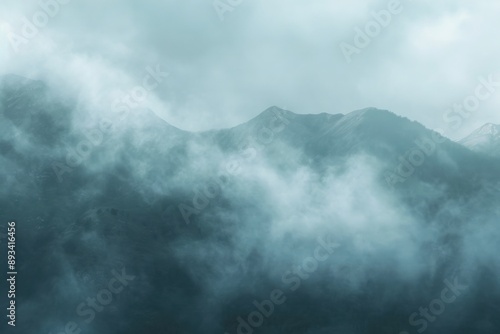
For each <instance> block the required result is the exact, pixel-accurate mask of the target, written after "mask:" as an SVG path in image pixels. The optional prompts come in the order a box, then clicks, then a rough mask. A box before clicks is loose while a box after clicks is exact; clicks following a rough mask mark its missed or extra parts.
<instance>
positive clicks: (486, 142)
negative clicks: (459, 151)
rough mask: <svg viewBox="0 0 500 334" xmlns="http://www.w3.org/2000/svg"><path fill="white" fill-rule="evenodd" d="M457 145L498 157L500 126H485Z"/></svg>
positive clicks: (499, 151)
mask: <svg viewBox="0 0 500 334" xmlns="http://www.w3.org/2000/svg"><path fill="white" fill-rule="evenodd" d="M459 143H460V144H462V145H464V146H465V147H467V148H469V149H471V150H473V151H476V152H481V153H485V154H488V155H491V156H495V157H500V125H497V124H491V123H488V124H485V125H483V126H482V127H480V128H479V129H477V130H475V131H474V132H472V133H471V134H470V135H468V136H467V137H465V138H463V139H462V140H460V141H459Z"/></svg>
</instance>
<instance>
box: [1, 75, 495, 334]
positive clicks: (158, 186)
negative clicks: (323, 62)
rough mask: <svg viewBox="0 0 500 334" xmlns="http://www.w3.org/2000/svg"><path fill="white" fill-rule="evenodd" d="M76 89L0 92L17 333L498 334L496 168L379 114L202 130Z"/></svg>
mask: <svg viewBox="0 0 500 334" xmlns="http://www.w3.org/2000/svg"><path fill="white" fill-rule="evenodd" d="M61 95H62V94H61V92H60V91H59V90H58V89H57V87H56V88H54V87H49V86H48V85H45V84H44V83H43V82H40V81H31V80H27V79H24V78H20V77H16V76H8V77H3V78H0V127H1V130H2V131H1V132H0V185H1V187H0V222H7V221H12V220H15V221H16V223H17V227H16V228H17V229H16V235H17V236H18V237H17V244H16V251H17V252H18V253H19V254H22V257H21V255H20V256H19V272H20V273H22V275H19V276H18V281H17V286H16V288H17V291H16V295H17V296H16V297H17V299H16V303H17V304H16V305H19V308H18V318H19V319H30V321H21V320H19V322H18V324H17V327H18V329H19V331H20V332H22V333H39V332H40V331H42V332H45V333H51V332H53V333H59V332H63V331H64V330H65V328H70V327H74V325H73V324H72V323H71V322H74V323H75V324H76V325H75V326H78V327H77V329H81V330H82V332H84V331H85V332H86V333H91V334H93V333H98V334H100V333H111V334H114V333H121V334H129V333H130V334H132V333H137V332H152V333H159V332H175V333H190V334H192V333H251V332H255V333H257V332H258V331H260V332H262V333H272V334H276V333H311V334H321V333H334V332H339V333H348V334H364V333H367V334H368V333H400V332H417V331H423V330H425V329H426V328H427V327H428V329H427V332H428V333H454V334H465V333H479V334H483V333H484V334H486V333H493V332H496V329H498V328H500V321H499V320H498V317H497V312H498V310H497V309H496V307H494V305H498V302H499V301H500V290H499V289H498V283H497V282H498V281H500V269H499V268H500V260H498V256H497V254H498V239H499V238H500V233H499V232H498V231H500V230H499V229H498V216H499V215H500V208H499V206H498V202H499V200H500V187H499V185H500V173H499V172H498V171H499V170H500V169H499V167H500V162H499V160H498V159H495V158H492V157H490V156H488V155H487V154H484V153H482V152H481V151H475V150H470V149H468V148H467V147H465V146H463V145H460V144H459V143H455V142H453V141H451V140H449V139H447V138H443V137H441V136H439V134H437V133H435V132H434V131H432V130H429V129H427V128H425V127H424V126H423V125H421V124H419V123H418V122H415V121H411V120H409V119H407V118H404V117H400V116H398V115H396V114H394V113H392V112H390V111H387V110H380V109H377V108H366V109H362V110H356V111H352V112H349V113H333V114H327V113H321V114H298V113H294V112H291V111H288V110H284V109H281V108H278V107H270V108H268V109H266V110H265V111H263V112H261V113H260V114H258V115H257V116H256V117H255V118H253V119H251V120H249V121H248V122H245V123H243V124H240V125H238V126H235V127H232V128H228V129H221V130H212V131H204V132H196V133H193V132H188V131H184V130H181V129H178V128H176V127H174V126H172V125H170V124H168V123H167V122H165V121H164V120H163V119H161V118H159V117H158V116H157V115H156V114H155V113H154V112H153V111H151V110H147V109H134V110H130V111H129V113H128V114H126V115H122V114H116V113H113V112H112V111H110V110H108V107H107V106H103V107H102V108H101V109H102V110H90V108H87V107H86V105H85V103H84V102H82V101H80V100H79V99H78V97H71V96H70V97H66V98H63V97H62V96H61ZM0 224H1V223H0ZM4 227H5V226H4V225H2V226H1V228H4ZM0 232H1V231H0ZM1 241H3V240H1V239H0V242H1ZM2 261H5V257H2V259H0V265H2V266H4V267H6V263H4V262H2ZM123 272H126V273H127V275H128V276H126V277H129V278H130V280H129V281H124V279H123V277H124V276H125V275H124V274H123ZM117 273H122V274H121V276H119V277H121V281H122V282H126V283H127V284H123V286H121V288H123V289H118V290H117V289H115V285H113V284H115V283H116V275H117ZM112 282H114V283H112ZM445 289H447V290H445ZM108 290H109V291H114V292H109V293H111V296H112V300H109V295H108V292H107V291H108ZM116 291H119V292H116ZM443 291H444V292H443ZM443 296H444V297H443ZM442 298H444V299H443V300H445V301H446V304H444V303H445V302H444V301H441V299H442ZM4 300H5V299H1V300H0V307H7V305H4V304H3V303H4ZM455 300H456V302H455ZM92 301H95V302H96V303H97V302H98V303H99V304H96V306H95V307H93V306H91V305H90V304H88V303H89V302H90V303H91V302H92ZM101 301H102V303H101ZM108 302H109V303H108ZM441 304H442V305H445V307H446V312H441V308H442V307H441ZM82 305H83V306H82ZM427 305H429V306H427ZM492 305H493V306H492ZM422 307H424V308H425V309H429V310H430V311H429V312H431V313H432V314H433V315H432V318H429V317H430V316H429V317H426V316H425V313H422V314H423V315H422V314H421V313H419V312H421V311H420V309H421V308H422ZM424 311H425V310H424ZM92 314H93V315H94V316H93V317H92V316H91V315H92ZM438 316H439V319H438ZM261 317H262V319H261ZM434 318H435V319H434ZM410 319H412V320H410ZM429 319H433V320H436V321H431V320H429ZM68 323H70V325H71V326H68V325H67V324H68ZM0 326H3V324H2V325H0ZM76 331H77V330H75V332H76Z"/></svg>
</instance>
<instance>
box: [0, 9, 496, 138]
mask: <svg viewBox="0 0 500 334" xmlns="http://www.w3.org/2000/svg"><path fill="white" fill-rule="evenodd" d="M60 1H61V2H64V1H62V0H60ZM66 1H67V0H66ZM43 2H50V1H49V0H46V1H42V3H43ZM231 2H232V3H235V5H226V6H231V8H230V7H225V8H226V9H228V8H230V9H231V10H226V11H223V10H224V7H222V6H223V5H222V4H225V3H231ZM238 2H240V4H236V3H238ZM390 3H391V1H390V0H383V1H379V0H337V1H335V0H315V1H304V0H281V1H278V0H243V1H237V0H221V1H220V2H219V5H220V6H221V7H219V11H217V9H216V8H215V6H214V2H213V0H182V1H181V0H177V1H172V0H163V1H153V0H147V1H140V2H139V1H131V0H108V1H95V0H86V1H77V0H72V1H68V3H67V4H60V5H59V8H53V7H50V6H49V7H48V11H49V12H50V11H52V13H51V14H53V17H49V18H48V20H45V21H47V22H45V21H44V18H47V17H48V16H44V15H43V14H42V15H38V16H37V12H39V11H40V10H41V7H40V3H39V2H38V1H23V2H22V3H20V2H19V1H14V0H6V1H2V2H1V3H0V26H1V28H2V30H1V31H0V32H1V34H0V52H1V53H0V74H5V73H15V74H20V75H23V76H27V77H30V78H35V79H36V78H38V79H43V80H45V81H47V82H50V83H52V84H54V85H56V86H57V85H60V86H61V90H63V89H64V88H67V87H73V88H76V89H78V90H79V92H80V93H81V94H82V96H83V97H84V98H85V99H86V100H88V101H89V105H93V104H99V103H101V104H103V103H106V102H104V101H106V100H107V99H108V98H109V96H114V94H116V90H122V91H125V92H127V91H129V90H130V89H131V88H133V87H134V86H135V85H138V84H139V85H140V84H141V83H142V81H143V77H144V76H145V75H146V73H147V72H146V68H147V67H148V66H149V67H153V68H154V67H156V66H157V65H158V64H159V65H160V66H161V68H162V69H163V70H164V71H166V72H168V73H169V76H168V77H167V78H166V79H165V80H164V81H163V82H162V83H161V84H160V86H159V87H158V88H157V89H155V90H154V91H152V92H151V93H150V94H149V96H148V100H147V102H145V104H147V106H148V107H151V108H153V109H154V111H155V112H156V113H157V114H158V115H160V116H161V117H162V118H164V119H165V120H166V121H168V122H169V123H171V124H173V125H175V126H177V127H179V128H182V129H186V130H208V129H212V128H223V127H230V126H235V125H237V124H239V123H242V122H245V121H247V120H248V119H250V118H252V117H254V116H256V115H257V114H258V113H260V112H261V111H263V110H264V109H266V108H267V107H269V106H271V105H277V106H280V107H283V108H286V109H288V110H291V111H293V112H296V113H320V112H327V113H346V112H349V111H352V110H355V109H360V108H364V107H368V106H373V107H378V108H382V109H388V110H391V111H393V112H395V113H397V114H399V115H403V116H406V117H408V118H410V119H412V120H417V121H419V122H421V123H423V124H424V125H425V126H427V127H429V128H434V129H437V128H440V129H443V130H445V133H446V134H447V135H448V136H449V137H451V138H460V137H462V136H463V135H465V134H467V133H468V132H470V131H472V130H473V129H475V128H477V127H479V126H481V125H482V124H484V123H486V122H492V123H498V124H500V113H499V112H498V111H499V110H498V109H499V108H498V105H499V103H500V87H497V88H498V90H499V92H498V93H497V94H494V95H491V96H490V97H489V98H487V99H485V100H484V101H481V102H480V105H479V106H478V108H477V109H476V110H475V111H474V112H473V113H472V114H471V116H470V117H468V118H466V119H464V120H463V122H462V124H461V126H460V127H459V128H458V129H457V130H450V129H449V125H450V124H449V123H446V122H444V121H443V115H444V114H445V113H446V112H447V109H448V108H451V107H453V104H455V103H462V102H464V100H465V99H466V98H467V97H469V96H471V95H474V94H475V90H476V87H477V86H478V84H479V83H480V81H479V79H478V78H479V77H481V76H483V77H484V78H487V77H488V76H489V75H493V76H494V77H495V78H498V79H499V81H500V73H499V67H498V63H499V59H500V57H499V56H500V54H499V53H500V52H499V51H500V48H499V47H498V32H499V30H500V20H498V13H499V10H500V2H498V0H482V1H465V0H443V1H431V0H419V1H417V0H413V1H411V0H401V5H400V7H394V8H397V10H394V11H395V12H397V13H395V14H391V18H390V21H391V22H390V23H389V24H388V25H386V26H385V27H382V28H380V31H379V32H378V33H376V31H375V30H373V31H375V33H373V35H374V37H372V38H371V42H370V44H369V45H367V46H366V47H362V48H358V49H357V53H355V54H352V55H351V56H352V57H351V61H350V62H348V61H347V59H346V56H345V55H344V54H343V52H342V49H341V43H343V42H344V43H348V44H350V45H353V47H354V46H355V44H354V38H355V36H356V32H355V29H356V28H357V27H359V28H360V29H365V28H366V26H367V24H368V26H369V27H370V21H372V20H373V17H372V12H373V11H376V12H378V11H380V10H385V9H387V8H388V7H390V6H391V5H390ZM232 7H234V8H232ZM394 8H393V9H394ZM34 15H35V18H33V16H34ZM23 17H26V18H28V19H29V21H30V22H31V23H33V22H34V23H38V24H39V25H44V26H43V27H40V28H39V31H38V33H33V35H34V36H33V37H29V38H26V37H27V36H29V33H30V31H29V29H27V28H26V27H25V23H24V22H23ZM23 28H24V29H23ZM373 29H377V28H376V26H374V28H373ZM23 30H24V32H23ZM23 34H24V35H23ZM345 45H346V44H344V46H345ZM358 46H359V45H358ZM16 47H17V48H18V50H17V52H15V51H14V49H16ZM350 50H353V49H350ZM483 93H484V91H483ZM483 95H484V94H483ZM107 96H108V97H107ZM469 101H472V100H470V99H469ZM455 116H456V115H455Z"/></svg>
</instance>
